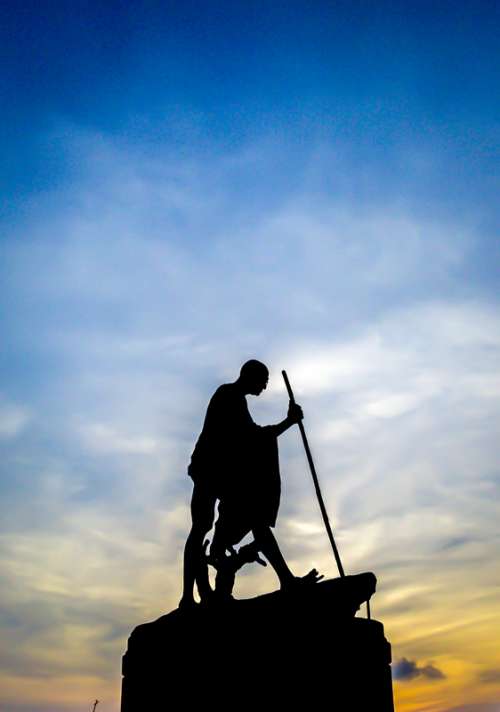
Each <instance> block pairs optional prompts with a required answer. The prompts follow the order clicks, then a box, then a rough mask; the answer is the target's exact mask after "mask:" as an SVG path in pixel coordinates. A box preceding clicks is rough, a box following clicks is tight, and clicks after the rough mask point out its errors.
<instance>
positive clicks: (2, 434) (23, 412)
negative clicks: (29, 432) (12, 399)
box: [0, 400, 32, 439]
mask: <svg viewBox="0 0 500 712" xmlns="http://www.w3.org/2000/svg"><path fill="white" fill-rule="evenodd" d="M31 419H32V413H31V411H30V410H29V409H28V408H25V407H22V406H19V405H15V404H12V403H7V402H5V401H2V400H0V438H5V439H10V438H14V437H16V435H19V434H20V433H21V432H22V431H23V430H24V429H25V427H26V426H27V425H28V423H29V422H30V420H31Z"/></svg>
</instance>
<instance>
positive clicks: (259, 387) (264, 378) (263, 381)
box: [248, 371, 269, 396]
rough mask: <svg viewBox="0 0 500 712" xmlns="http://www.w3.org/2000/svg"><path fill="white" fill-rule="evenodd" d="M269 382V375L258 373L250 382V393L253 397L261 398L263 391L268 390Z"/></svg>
mask: <svg viewBox="0 0 500 712" xmlns="http://www.w3.org/2000/svg"><path fill="white" fill-rule="evenodd" d="M268 382H269V373H266V372H265V371H263V372H262V373H256V374H255V375H253V376H252V380H251V381H250V382H249V384H248V387H249V391H248V392H249V393H251V394H252V395H253V396H260V394H261V393H262V391H264V390H265V389H266V388H267V384H268Z"/></svg>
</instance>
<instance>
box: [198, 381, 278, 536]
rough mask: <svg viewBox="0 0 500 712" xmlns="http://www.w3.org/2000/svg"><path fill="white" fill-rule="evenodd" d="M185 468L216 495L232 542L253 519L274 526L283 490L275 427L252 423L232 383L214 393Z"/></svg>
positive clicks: (253, 523)
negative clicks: (189, 460) (189, 461)
mask: <svg viewBox="0 0 500 712" xmlns="http://www.w3.org/2000/svg"><path fill="white" fill-rule="evenodd" d="M188 473H189V475H190V476H191V477H192V479H193V480H194V482H195V483H197V482H200V484H201V483H203V485H205V486H206V487H207V488H209V490H210V491H211V492H212V493H213V494H215V495H216V496H217V497H218V498H219V500H220V504H219V518H220V519H223V520H224V525H225V529H227V530H228V531H231V532H232V534H231V536H230V538H231V539H232V542H231V543H232V544H236V543H238V541H240V539H241V538H243V536H245V534H246V533H247V532H248V531H250V530H251V529H252V528H253V527H254V526H256V525H257V524H265V525H267V526H272V527H273V526H275V524H276V517H277V514H278V509H279V503H280V495H281V480H280V471H279V457H278V438H277V433H276V429H275V427H274V426H272V425H269V426H264V427H261V426H259V425H257V424H256V423H254V421H253V420H252V417H251V415H250V413H249V411H248V405H247V401H246V398H245V395H244V394H243V393H241V391H240V390H239V388H238V387H237V386H236V384H234V383H228V384H224V385H222V386H220V387H219V388H218V389H217V391H216V392H215V393H214V395H213V396H212V398H211V400H210V403H209V405H208V408H207V413H206V416H205V421H204V424H203V429H202V431H201V434H200V436H199V438H198V441H197V443H196V446H195V449H194V451H193V454H192V456H191V463H190V465H189V468H188ZM240 534H241V535H240Z"/></svg>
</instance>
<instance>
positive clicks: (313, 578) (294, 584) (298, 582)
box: [281, 569, 325, 591]
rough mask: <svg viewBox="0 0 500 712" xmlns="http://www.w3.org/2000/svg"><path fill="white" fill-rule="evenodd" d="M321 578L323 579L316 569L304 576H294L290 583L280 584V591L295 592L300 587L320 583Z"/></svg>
mask: <svg viewBox="0 0 500 712" xmlns="http://www.w3.org/2000/svg"><path fill="white" fill-rule="evenodd" d="M323 578H325V577H324V576H323V575H320V574H319V573H318V572H317V570H316V569H311V571H309V573H307V574H306V575H305V576H294V577H293V578H292V579H290V581H287V582H286V583H285V584H281V590H282V591H295V590H296V589H297V588H299V587H300V586H304V585H310V584H314V583H318V581H321V579H323Z"/></svg>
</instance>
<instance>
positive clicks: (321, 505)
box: [281, 371, 345, 577]
mask: <svg viewBox="0 0 500 712" xmlns="http://www.w3.org/2000/svg"><path fill="white" fill-rule="evenodd" d="M281 373H282V375H283V379H284V381H285V386H286V389H287V391H288V396H289V398H290V402H291V403H293V404H295V398H294V395H293V391H292V387H291V385H290V381H289V380H288V376H287V375H286V371H282V372H281ZM297 425H298V426H299V430H300V434H301V435H302V442H303V444H304V450H305V451H306V456H307V462H308V463H309V469H310V470H311V475H312V478H313V482H314V489H315V490H316V496H317V498H318V503H319V508H320V510H321V516H322V517H323V522H324V524H325V528H326V533H327V534H328V539H329V540H330V544H331V547H332V551H333V555H334V556H335V561H336V562H337V566H338V569H339V573H340V575H341V576H342V577H344V576H345V573H344V567H343V566H342V562H341V560H340V556H339V552H338V550H337V545H336V544H335V539H334V538H333V533H332V527H331V526H330V520H329V519H328V513H327V511H326V507H325V503H324V501H323V495H322V494H321V489H320V486H319V482H318V475H317V474H316V468H315V467H314V462H313V459H312V455H311V450H310V449H309V443H308V442H307V436H306V431H305V430H304V425H303V423H302V421H301V420H299V422H298V423H297Z"/></svg>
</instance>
